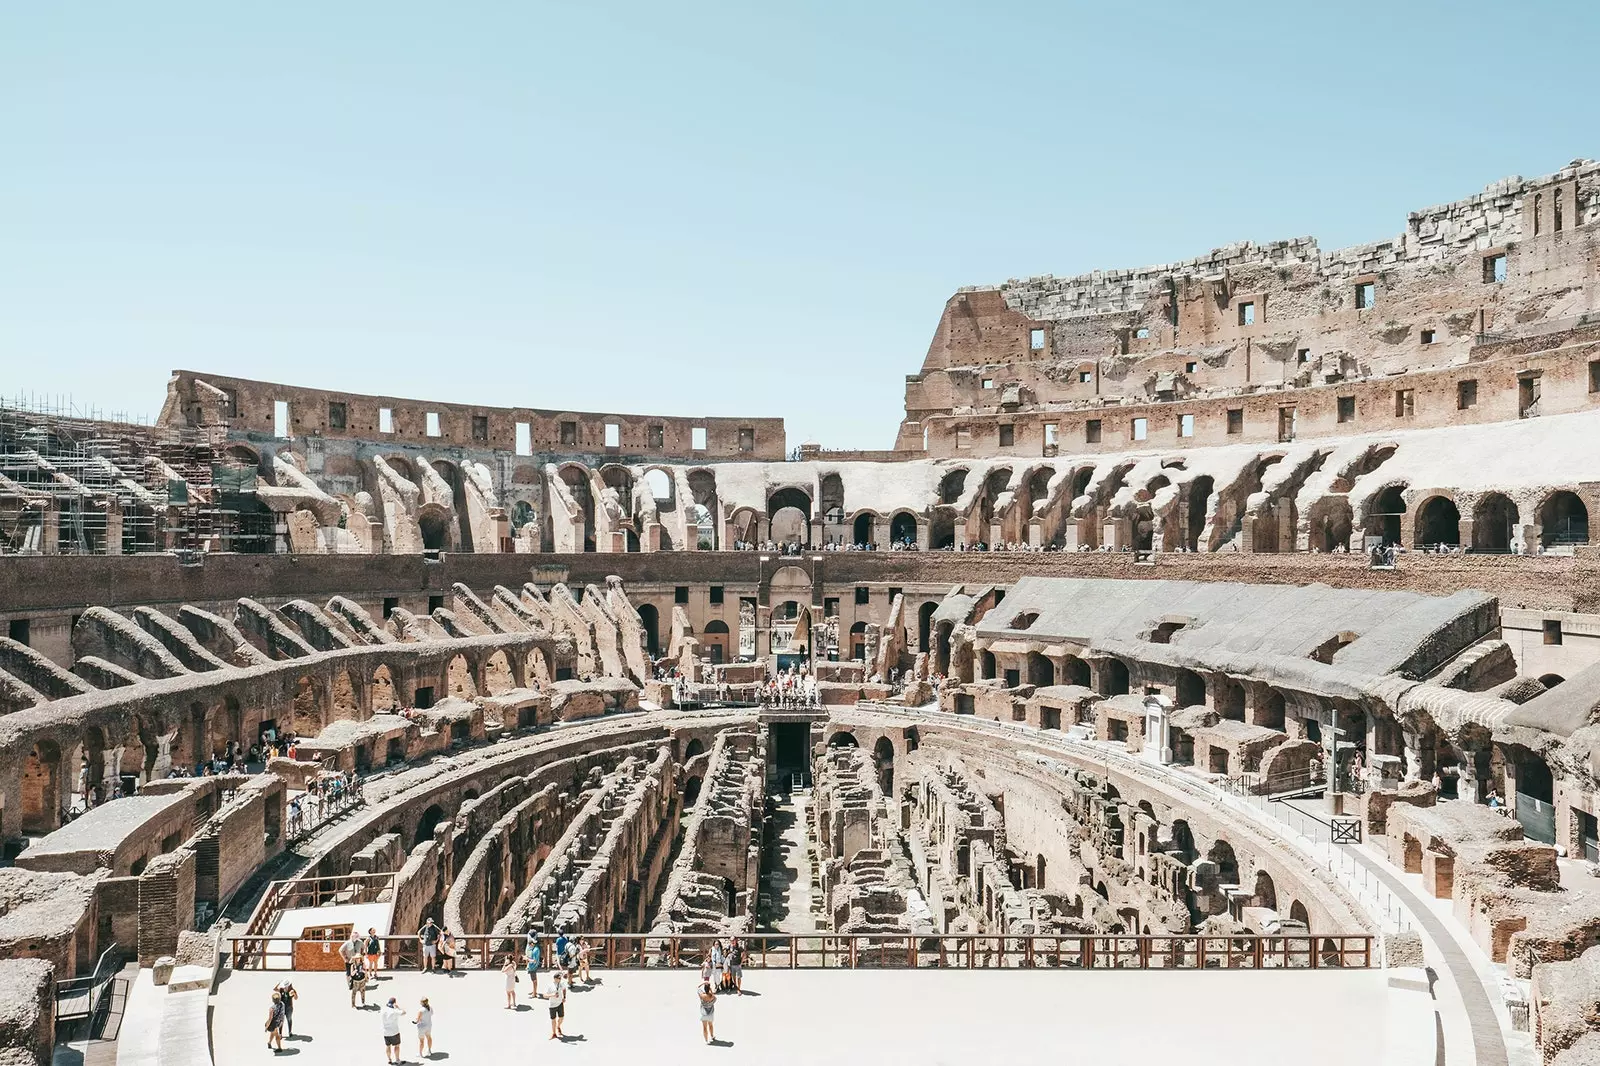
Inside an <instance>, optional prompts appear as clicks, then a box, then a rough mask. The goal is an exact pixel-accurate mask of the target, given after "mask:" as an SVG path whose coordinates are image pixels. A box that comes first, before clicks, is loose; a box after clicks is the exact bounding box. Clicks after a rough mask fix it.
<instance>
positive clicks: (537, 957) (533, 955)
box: [528, 933, 544, 998]
mask: <svg viewBox="0 0 1600 1066" xmlns="http://www.w3.org/2000/svg"><path fill="white" fill-rule="evenodd" d="M543 957H544V952H543V951H542V950H541V949H540V947H539V937H538V935H537V934H534V933H529V934H528V995H529V996H530V997H533V998H537V997H538V995H539V963H540V961H541V959H543Z"/></svg>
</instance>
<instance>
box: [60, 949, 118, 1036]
mask: <svg viewBox="0 0 1600 1066" xmlns="http://www.w3.org/2000/svg"><path fill="white" fill-rule="evenodd" d="M121 972H122V949H121V948H120V947H118V946H117V945H116V944H112V945H111V946H110V947H108V948H106V950H105V951H103V952H101V954H100V959H99V961H97V962H96V963H95V965H94V972H93V973H90V974H88V975H87V976H84V977H69V978H67V979H66V980H64V981H57V982H56V1022H57V1024H60V1023H63V1022H77V1021H83V1020H84V1019H93V1018H95V1017H96V1016H97V1015H98V1014H99V1013H100V1010H101V1008H102V1007H103V1006H104V1005H105V1000H106V995H107V994H108V993H109V992H110V990H111V985H112V982H113V981H115V980H116V976H117V974H119V973H121Z"/></svg>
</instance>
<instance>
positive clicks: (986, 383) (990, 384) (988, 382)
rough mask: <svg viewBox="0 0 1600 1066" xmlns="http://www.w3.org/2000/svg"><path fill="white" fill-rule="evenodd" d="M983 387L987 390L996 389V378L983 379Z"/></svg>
mask: <svg viewBox="0 0 1600 1066" xmlns="http://www.w3.org/2000/svg"><path fill="white" fill-rule="evenodd" d="M983 387H984V388H986V389H992V388H994V378H984V379H983Z"/></svg>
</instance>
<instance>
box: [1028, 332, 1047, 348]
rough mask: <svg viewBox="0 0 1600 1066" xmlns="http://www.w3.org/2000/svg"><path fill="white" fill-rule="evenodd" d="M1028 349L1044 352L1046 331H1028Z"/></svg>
mask: <svg viewBox="0 0 1600 1066" xmlns="http://www.w3.org/2000/svg"><path fill="white" fill-rule="evenodd" d="M1028 348H1029V349H1030V350H1032V351H1035V352H1042V351H1044V330H1042V329H1030V330H1029V331H1028Z"/></svg>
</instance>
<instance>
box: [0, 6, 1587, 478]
mask: <svg viewBox="0 0 1600 1066" xmlns="http://www.w3.org/2000/svg"><path fill="white" fill-rule="evenodd" d="M1597 31H1600V5H1595V4H1593V3H1570V4H1556V3H1543V2H1528V3H1523V4H1506V3H1503V2H1502V3H1494V4H1488V3H1477V2H1470V0H1456V2H1450V3H1442V2H1441V3H1420V2H1410V0H1400V2H1396V3H1387V4H1350V3H1315V4H1313V3H1310V2H1306V0H1290V2H1284V0H1276V2H1271V3H1249V2H1241V3H1233V4H1225V5H1217V4H1206V3H1196V2H1193V0H1183V2H1177V3H1167V2H1154V0H1146V2H1140V3H1109V4H1108V3H1104V2H1100V3H1094V4H1078V3H1067V2H1055V3H1051V2H1043V3H1031V2H1011V3H1006V4H1003V5H1001V4H994V5H991V4H977V3H970V2H968V3H959V4H957V3H946V2H943V0H922V2H917V3H872V2H869V0H854V2H839V3H804V2H801V3H788V4H774V3H751V2H749V0H746V2H744V3H727V4H709V3H694V2H690V3H685V4H661V3H637V4H623V3H606V2H594V0H590V2H569V3H562V4H544V3H505V4H487V3H465V2H464V3H459V4H436V3H429V4H422V3H407V2H385V3H338V2H334V3H328V2H319V3H296V2H282V3H273V4H255V5H242V4H217V3H214V2H207V3H161V2H152V3H146V4H134V3H117V4H60V3H54V4H52V3H39V4H23V3H12V4H7V5H5V7H4V10H3V12H0V392H3V393H4V394H6V395H14V394H15V393H16V392H17V391H18V390H28V391H33V392H43V393H51V394H56V393H60V394H69V393H70V394H71V395H72V396H73V397H74V398H76V400H77V401H78V402H79V403H80V404H82V403H92V404H95V405H98V406H100V407H102V408H105V409H116V410H125V411H129V412H134V413H144V414H147V415H152V416H153V415H154V413H155V412H156V411H157V410H158V409H159V407H160V403H161V399H162V396H163V388H164V384H165V381H166V375H167V371H169V370H170V369H172V368H175V367H191V368H197V369H214V370H217V371H219V372H226V373H234V374H239V375H243V376H253V377H260V378H266V379H269V380H279V381H286V382H291V383H295V384H303V385H314V386H322V387H327V388H333V389H342V390H349V391H357V392H387V393H390V394H396V395H402V396H416V397H423V398H436V399H440V400H452V401H463V402H481V403H494V404H512V403H518V404H526V405H530V406H539V407H558V408H573V409H588V410H601V411H604V410H612V411H624V412H660V413H665V414H683V415H702V414H703V415H734V414H748V415H782V416H784V417H785V418H786V419H787V420H788V427H789V441H790V443H791V445H792V444H795V443H798V442H800V441H801V440H804V439H806V438H808V437H813V438H816V439H818V440H820V441H822V442H823V443H824V444H827V445H830V446H857V447H888V446H889V445H890V443H891V441H892V440H893V435H894V428H895V425H896V423H897V422H898V420H899V418H900V416H901V413H902V403H903V381H904V375H906V374H909V373H914V372H915V371H916V370H917V368H918V367H919V366H920V364H921V361H922V357H923V354H924V352H925V351H926V349H927V345H928V341H929V339H930V337H931V335H932V332H933V329H934V326H935V324H936V323H937V320H938V316H939V312H940V310H941V308H942V306H943V303H944V301H945V299H946V298H947V297H948V296H949V295H950V293H951V292H952V291H953V290H954V289H955V288H956V287H957V286H959V285H963V284H975V283H990V282H998V281H1003V280H1005V279H1006V278H1009V277H1019V276H1026V275H1028V274H1036V273H1055V274H1071V273H1076V272H1079V271H1083V270H1088V269H1094V268H1099V267H1122V266H1140V265H1145V264H1148V263H1156V262H1165V261H1168V260H1172V259H1178V258H1184V257H1187V256H1191V255H1195V254H1199V253H1201V252H1203V251H1205V250H1206V249H1208V248H1211V247H1213V246H1215V245H1218V244H1224V243H1227V242H1230V241H1234V240H1239V239H1244V238H1251V239H1256V240H1269V239H1274V238H1281V237H1288V236H1296V235H1301V234H1311V235H1315V236H1316V237H1317V238H1318V239H1319V240H1321V241H1322V242H1323V245H1324V246H1325V247H1335V246H1338V245H1341V244H1349V243H1355V242H1359V241H1366V240H1374V239H1377V238H1380V237H1384V236H1389V235H1392V234H1394V233H1397V232H1399V231H1400V230H1401V229H1402V228H1403V226H1404V218H1405V212H1406V211H1407V210H1410V209H1414V208H1419V207H1423V206H1426V205H1429V204H1433V203H1439V202H1443V201H1445V200H1450V199H1456V198H1459V197H1462V196H1467V195H1470V194H1472V193H1474V192H1476V191H1477V190H1478V189H1480V188H1481V187H1482V186H1483V185H1484V184H1486V183H1488V182H1490V181H1492V180H1494V179H1497V178H1500V177H1502V176H1504V175H1507V174H1512V173H1521V174H1524V175H1528V176H1531V175H1534V174H1540V173H1545V172H1548V171H1550V170H1553V169H1555V168H1557V167H1559V166H1561V165H1563V164H1564V163H1566V162H1567V161H1568V160H1570V159H1571V158H1573V157H1574V156H1583V155H1587V156H1594V155H1597V154H1600V129H1597V128H1596V127H1595V125H1594V117H1593V108H1592V106H1591V105H1592V102H1593V99H1594V95H1595V89H1594V83H1593V81H1592V73H1591V71H1592V58H1593V56H1592V49H1593V46H1594V43H1595V41H1596V40H1597V39H1600V32H1597Z"/></svg>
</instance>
